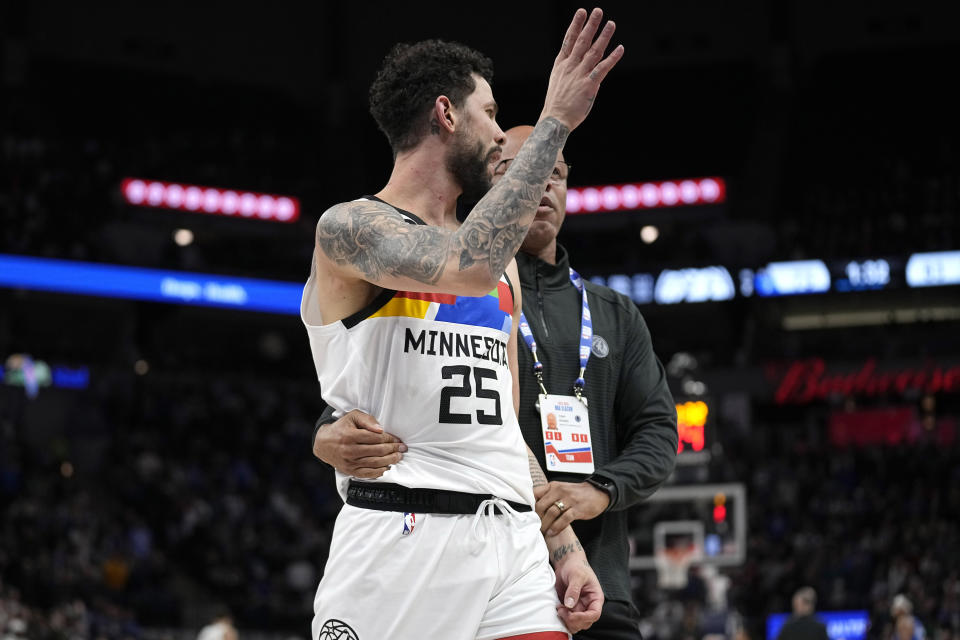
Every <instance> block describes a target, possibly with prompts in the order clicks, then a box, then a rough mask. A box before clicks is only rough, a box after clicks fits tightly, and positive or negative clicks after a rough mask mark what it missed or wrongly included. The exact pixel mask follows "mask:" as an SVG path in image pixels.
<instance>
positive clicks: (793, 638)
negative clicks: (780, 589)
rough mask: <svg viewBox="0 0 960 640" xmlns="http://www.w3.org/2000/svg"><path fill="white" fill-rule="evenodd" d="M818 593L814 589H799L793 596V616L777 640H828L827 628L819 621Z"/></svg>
mask: <svg viewBox="0 0 960 640" xmlns="http://www.w3.org/2000/svg"><path fill="white" fill-rule="evenodd" d="M816 608H817V592H816V591H814V590H813V588H812V587H803V588H801V589H797V592H796V593H795V594H793V615H792V616H790V619H789V620H787V621H786V622H785V623H784V624H783V627H781V628H780V633H779V634H778V635H777V640H828V639H829V636H828V635H827V627H826V625H825V624H823V623H822V622H820V621H819V620H817V619H816V618H815V617H814V615H813V612H814V611H815V610H816Z"/></svg>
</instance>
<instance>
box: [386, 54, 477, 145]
mask: <svg viewBox="0 0 960 640" xmlns="http://www.w3.org/2000/svg"><path fill="white" fill-rule="evenodd" d="M474 73H475V74H477V75H478V76H480V77H481V78H483V79H484V80H486V81H487V82H491V81H492V80H493V62H492V61H491V60H490V58H488V57H486V56H485V55H483V54H482V53H480V52H479V51H476V50H474V49H471V48H470V47H467V46H465V45H462V44H460V43H457V42H445V41H443V40H423V41H421V42H417V43H414V44H405V43H401V44H397V45H395V46H394V47H393V49H392V50H391V51H390V53H388V54H387V57H386V58H384V60H383V65H382V66H381V67H380V71H379V72H378V73H377V77H376V79H375V80H374V81H373V84H372V85H370V113H371V114H372V115H373V118H374V120H376V121H377V125H378V126H379V127H380V130H381V131H383V133H384V134H385V135H386V136H387V140H388V141H389V142H390V146H391V147H393V153H394V154H397V153H399V152H401V151H406V150H408V149H412V148H413V147H415V146H416V145H417V144H418V143H419V142H420V141H421V140H422V139H423V138H424V136H426V135H427V131H428V127H429V118H428V113H429V111H430V109H431V107H432V106H433V103H434V100H436V99H437V96H440V95H445V96H447V97H448V98H450V102H452V103H453V105H454V106H460V105H462V104H463V101H464V100H465V99H466V98H467V96H469V95H470V94H471V93H473V91H474V89H476V88H477V87H476V82H474V79H473V76H472V74H474Z"/></svg>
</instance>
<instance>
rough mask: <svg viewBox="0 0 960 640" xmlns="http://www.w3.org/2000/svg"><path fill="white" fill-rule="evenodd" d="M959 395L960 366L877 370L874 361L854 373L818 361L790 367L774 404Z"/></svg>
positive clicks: (932, 364) (933, 364) (930, 364)
mask: <svg viewBox="0 0 960 640" xmlns="http://www.w3.org/2000/svg"><path fill="white" fill-rule="evenodd" d="M910 391H913V392H918V393H956V392H960V366H953V367H949V368H948V367H944V366H942V365H940V364H937V363H935V362H930V363H927V364H925V365H923V366H919V367H906V368H899V369H890V370H879V371H878V370H877V361H876V359H875V358H870V359H869V360H867V361H866V362H865V363H864V364H863V366H862V367H861V368H860V369H859V370H856V371H846V372H836V371H829V370H828V369H827V364H826V363H825V362H824V361H823V359H821V358H811V359H809V360H798V361H796V362H794V363H792V364H791V365H790V366H789V367H788V368H787V372H786V374H784V376H783V378H781V379H780V382H779V383H778V385H777V391H776V393H775V394H774V400H775V402H776V403H777V404H804V403H808V402H813V401H814V400H823V399H826V398H828V397H831V396H881V395H889V394H901V395H902V394H904V393H907V392H910Z"/></svg>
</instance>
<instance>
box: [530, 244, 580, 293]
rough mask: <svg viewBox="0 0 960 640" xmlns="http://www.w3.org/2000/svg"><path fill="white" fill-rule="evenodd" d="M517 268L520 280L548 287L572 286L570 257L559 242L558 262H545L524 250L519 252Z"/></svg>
mask: <svg viewBox="0 0 960 640" xmlns="http://www.w3.org/2000/svg"><path fill="white" fill-rule="evenodd" d="M517 270H518V271H519V272H520V281H521V282H523V283H529V284H530V285H532V286H534V287H536V286H538V283H537V279H538V276H539V286H541V287H543V288H547V289H562V288H566V287H568V286H570V257H569V255H568V254H567V250H566V249H564V248H563V246H562V245H561V244H560V243H559V242H558V243H557V264H550V263H549V262H544V261H543V260H541V259H540V258H538V257H537V256H532V255H530V254H529V253H524V252H523V251H518V252H517Z"/></svg>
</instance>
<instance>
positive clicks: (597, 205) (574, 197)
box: [567, 177, 727, 215]
mask: <svg viewBox="0 0 960 640" xmlns="http://www.w3.org/2000/svg"><path fill="white" fill-rule="evenodd" d="M726 199H727V185H726V183H725V182H724V181H723V178H716V177H713V178H690V179H687V180H666V181H664V182H638V183H632V184H616V185H606V186H598V187H570V188H569V189H567V213H568V214H571V215H576V214H580V213H603V212H609V211H634V210H637V209H658V208H662V207H688V206H695V205H711V204H721V203H723V202H725V201H726Z"/></svg>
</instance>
